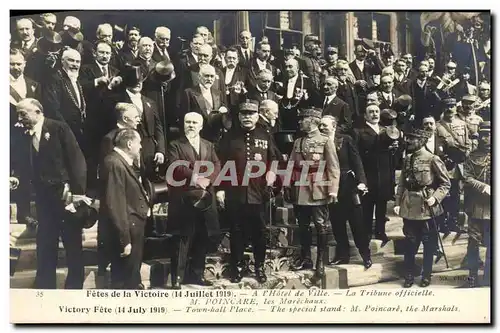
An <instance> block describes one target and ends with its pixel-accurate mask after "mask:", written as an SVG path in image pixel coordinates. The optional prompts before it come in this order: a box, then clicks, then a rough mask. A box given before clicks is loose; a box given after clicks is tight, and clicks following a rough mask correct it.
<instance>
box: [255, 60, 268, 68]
mask: <svg viewBox="0 0 500 333" xmlns="http://www.w3.org/2000/svg"><path fill="white" fill-rule="evenodd" d="M255 59H256V60H257V65H258V66H259V68H266V66H267V61H262V60H260V59H259V58H255Z"/></svg>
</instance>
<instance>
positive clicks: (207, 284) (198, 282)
mask: <svg viewBox="0 0 500 333" xmlns="http://www.w3.org/2000/svg"><path fill="white" fill-rule="evenodd" d="M190 284H196V285H198V286H203V287H211V286H213V285H214V283H213V282H212V281H210V280H207V279H205V278H199V279H194V280H193V281H191V282H190Z"/></svg>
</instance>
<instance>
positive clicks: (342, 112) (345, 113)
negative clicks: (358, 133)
mask: <svg viewBox="0 0 500 333" xmlns="http://www.w3.org/2000/svg"><path fill="white" fill-rule="evenodd" d="M325 98H326V96H323V98H322V100H323V101H325ZM318 106H320V107H322V108H323V116H326V115H330V116H333V117H335V118H337V125H338V126H339V127H342V129H343V130H344V131H347V130H349V129H350V128H351V126H352V113H351V110H350V109H349V104H347V103H346V102H344V101H343V100H341V99H340V98H339V97H338V96H335V98H334V99H333V100H332V101H330V102H329V103H327V104H326V106H325V104H324V103H323V104H322V105H318Z"/></svg>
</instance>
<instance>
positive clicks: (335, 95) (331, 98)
mask: <svg viewBox="0 0 500 333" xmlns="http://www.w3.org/2000/svg"><path fill="white" fill-rule="evenodd" d="M325 97H326V98H327V99H328V103H330V102H331V101H333V99H334V98H335V97H337V94H333V95H330V96H325Z"/></svg>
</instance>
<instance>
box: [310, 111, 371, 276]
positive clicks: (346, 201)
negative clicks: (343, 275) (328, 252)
mask: <svg viewBox="0 0 500 333" xmlns="http://www.w3.org/2000/svg"><path fill="white" fill-rule="evenodd" d="M336 127H337V118H335V117H332V116H323V118H321V124H320V130H321V132H322V133H325V134H326V135H328V136H329V137H330V139H331V140H332V141H333V142H334V143H335V148H336V149H337V156H338V157H339V166H340V181H339V195H338V202H336V203H331V204H330V205H329V217H330V223H331V225H332V231H333V235H334V237H335V241H336V242H337V247H336V249H335V257H334V258H333V260H332V261H330V262H329V264H332V265H345V264H348V263H349V261H350V255H349V237H348V236H347V228H346V223H347V220H349V225H350V227H351V231H352V234H353V237H354V243H355V244H356V247H357V248H358V250H359V253H360V255H361V258H362V259H363V265H364V266H365V268H366V269H368V268H370V267H371V266H372V261H371V254H370V247H369V244H370V241H369V239H368V235H367V233H366V231H365V226H364V223H363V218H362V214H363V209H362V208H361V200H360V197H361V195H362V193H363V191H366V189H367V188H366V177H365V171H364V169H363V163H362V162H361V157H360V156H359V153H358V149H357V148H356V145H355V143H354V142H353V140H352V138H351V137H350V136H349V135H345V134H342V133H339V131H338V129H337V128H336Z"/></svg>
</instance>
